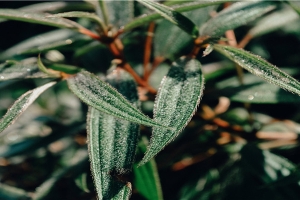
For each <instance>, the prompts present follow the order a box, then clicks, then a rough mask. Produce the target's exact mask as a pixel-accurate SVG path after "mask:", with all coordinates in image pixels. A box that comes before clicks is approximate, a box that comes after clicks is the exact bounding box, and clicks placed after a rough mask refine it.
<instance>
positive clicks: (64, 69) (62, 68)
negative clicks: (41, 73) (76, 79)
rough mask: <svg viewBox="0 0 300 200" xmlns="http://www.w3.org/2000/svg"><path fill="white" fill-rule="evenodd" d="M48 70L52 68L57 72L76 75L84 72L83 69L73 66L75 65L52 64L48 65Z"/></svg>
mask: <svg viewBox="0 0 300 200" xmlns="http://www.w3.org/2000/svg"><path fill="white" fill-rule="evenodd" d="M48 68H51V69H53V70H56V71H61V72H65V73H67V74H76V73H78V72H80V71H82V70H83V69H81V68H79V67H76V66H73V65H65V64H59V63H54V64H50V65H48Z"/></svg>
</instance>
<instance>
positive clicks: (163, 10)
mask: <svg viewBox="0 0 300 200" xmlns="http://www.w3.org/2000/svg"><path fill="white" fill-rule="evenodd" d="M137 1H138V2H140V3H142V4H144V5H145V6H147V7H148V8H150V9H152V10H154V11H155V12H157V13H159V14H160V15H161V16H163V17H164V18H165V19H167V20H169V21H170V22H172V23H173V24H175V25H177V26H178V27H179V28H181V29H182V30H184V31H185V32H187V33H188V34H190V35H191V36H192V37H194V38H196V37H198V35H199V32H198V28H197V27H196V25H195V24H194V23H193V22H192V21H191V20H189V19H188V18H187V17H185V16H184V15H182V14H180V13H179V12H177V11H175V10H174V9H172V8H170V7H168V6H165V5H163V4H159V3H156V2H154V1H146V0H137Z"/></svg>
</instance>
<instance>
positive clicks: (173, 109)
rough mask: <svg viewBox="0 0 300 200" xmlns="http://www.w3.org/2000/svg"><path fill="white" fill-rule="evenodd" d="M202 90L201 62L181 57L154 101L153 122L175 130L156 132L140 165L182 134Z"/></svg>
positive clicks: (157, 129) (154, 130)
mask: <svg viewBox="0 0 300 200" xmlns="http://www.w3.org/2000/svg"><path fill="white" fill-rule="evenodd" d="M203 89H204V78H203V75H202V71H201V64H200V63H199V61H198V60H196V59H191V58H186V57H182V58H180V59H179V60H177V61H176V62H174V63H173V64H172V67H171V69H170V71H169V73H168V74H167V75H166V77H165V78H164V79H163V80H162V82H161V87H160V89H159V91H158V95H157V97H156V100H155V105H154V120H156V121H158V122H161V123H162V124H163V125H165V126H169V127H174V129H175V130H173V131H172V130H164V129H161V128H153V132H152V137H151V140H150V145H149V147H148V150H147V152H146V155H145V156H144V158H143V160H142V161H141V164H143V163H145V162H147V161H149V160H150V159H151V158H152V157H153V156H155V155H156V154H157V153H158V152H159V151H160V150H161V149H163V148H164V147H165V146H166V145H167V144H168V143H170V142H171V141H172V140H173V139H174V138H175V137H176V136H177V135H178V134H179V133H180V132H181V131H182V130H183V128H184V127H185V126H186V125H187V123H188V122H189V121H190V119H191V118H192V116H193V114H194V112H195V111H196V109H197V106H198V104H199V102H200V99H201V96H202V92H203Z"/></svg>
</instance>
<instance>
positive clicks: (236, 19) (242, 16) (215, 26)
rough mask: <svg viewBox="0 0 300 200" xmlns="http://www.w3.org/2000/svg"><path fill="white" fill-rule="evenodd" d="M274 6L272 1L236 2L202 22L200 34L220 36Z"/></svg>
mask: <svg viewBox="0 0 300 200" xmlns="http://www.w3.org/2000/svg"><path fill="white" fill-rule="evenodd" d="M274 8H275V5H274V2H272V1H255V2H252V1H251V2H250V1H245V2H237V3H235V4H233V5H231V6H230V7H229V8H226V9H224V10H222V11H221V12H220V13H218V15H216V16H215V17H213V18H212V19H210V20H209V21H208V22H206V23H205V24H203V26H201V29H200V35H202V36H210V37H220V36H222V35H223V34H224V33H225V31H227V30H231V29H235V28H237V27H239V26H241V25H245V24H247V23H248V22H250V21H253V20H254V19H256V18H258V17H260V16H262V15H263V14H265V13H267V12H269V11H270V10H272V9H274Z"/></svg>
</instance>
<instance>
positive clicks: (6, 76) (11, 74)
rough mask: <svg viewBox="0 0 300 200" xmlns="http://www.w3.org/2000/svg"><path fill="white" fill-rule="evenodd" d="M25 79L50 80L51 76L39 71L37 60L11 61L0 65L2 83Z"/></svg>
mask: <svg viewBox="0 0 300 200" xmlns="http://www.w3.org/2000/svg"><path fill="white" fill-rule="evenodd" d="M24 78H49V76H48V75H47V74H45V73H42V72H40V71H39V68H38V66H37V63H36V58H32V59H27V60H23V61H21V62H17V61H12V60H10V61H6V62H5V63H3V64H0V82H1V81H7V80H11V79H24Z"/></svg>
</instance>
